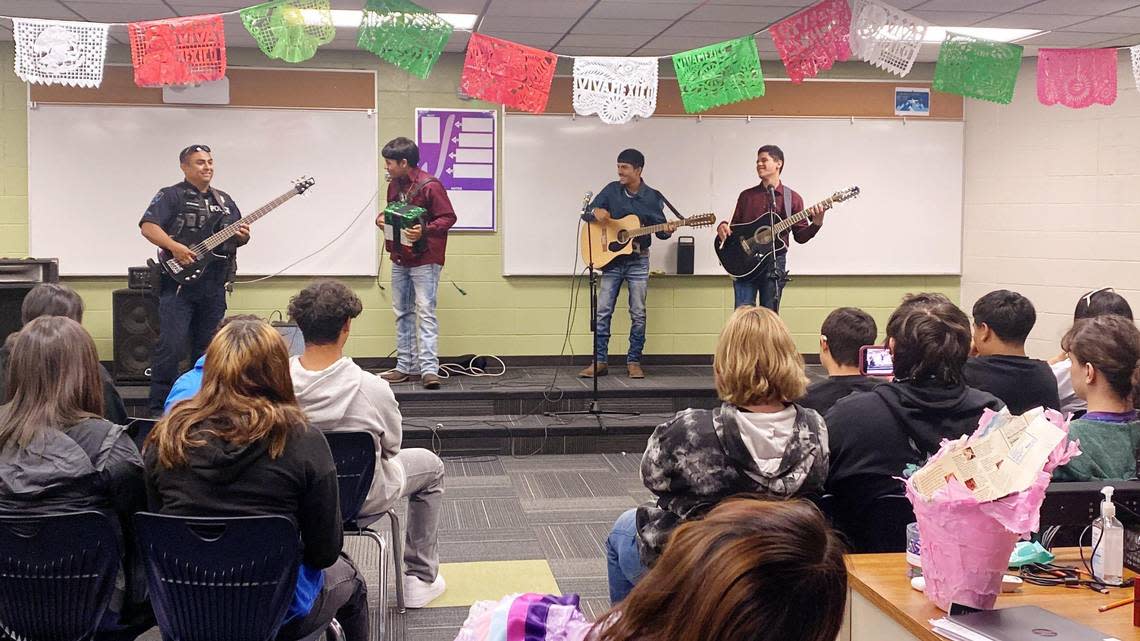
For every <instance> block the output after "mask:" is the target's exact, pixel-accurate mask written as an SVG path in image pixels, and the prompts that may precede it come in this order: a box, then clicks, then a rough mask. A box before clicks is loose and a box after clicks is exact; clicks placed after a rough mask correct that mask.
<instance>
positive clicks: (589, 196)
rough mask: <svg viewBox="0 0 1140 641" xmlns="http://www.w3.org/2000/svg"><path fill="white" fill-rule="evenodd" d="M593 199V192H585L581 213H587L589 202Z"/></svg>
mask: <svg viewBox="0 0 1140 641" xmlns="http://www.w3.org/2000/svg"><path fill="white" fill-rule="evenodd" d="M593 200H594V192H592V191H588V192H586V196H585V197H584V198H582V213H583V214H588V213H590V212H589V209H590V202H591V201H593Z"/></svg>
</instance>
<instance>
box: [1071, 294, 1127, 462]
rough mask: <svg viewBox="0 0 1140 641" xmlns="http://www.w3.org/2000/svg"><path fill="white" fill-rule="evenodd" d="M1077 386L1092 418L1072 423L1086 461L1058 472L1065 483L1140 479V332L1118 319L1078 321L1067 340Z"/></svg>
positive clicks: (1109, 316) (1086, 416)
mask: <svg viewBox="0 0 1140 641" xmlns="http://www.w3.org/2000/svg"><path fill="white" fill-rule="evenodd" d="M1061 348H1062V349H1064V350H1065V352H1066V353H1068V354H1069V361H1070V363H1071V372H1072V375H1071V380H1072V382H1073V389H1074V390H1075V391H1076V393H1077V396H1079V397H1080V398H1081V400H1083V401H1085V402H1086V403H1087V404H1088V412H1087V413H1085V414H1084V416H1081V417H1080V418H1077V419H1073V420H1072V421H1070V422H1069V438H1070V439H1071V440H1079V441H1080V443H1081V455H1080V456H1078V457H1076V458H1074V459H1073V460H1071V461H1070V462H1069V463H1068V464H1067V465H1062V466H1061V467H1059V468H1057V469H1056V470H1054V471H1053V478H1055V479H1057V480H1059V481H1107V480H1113V481H1115V480H1129V479H1134V478H1136V457H1137V454H1140V451H1138V450H1140V416H1138V415H1137V411H1136V409H1135V406H1134V400H1135V399H1136V398H1137V397H1138V395H1140V330H1137V329H1136V325H1135V324H1134V323H1133V322H1132V321H1130V320H1128V319H1127V318H1124V317H1123V316H1119V315H1116V314H1107V315H1104V316H1097V317H1095V318H1087V319H1083V320H1079V321H1077V322H1076V323H1075V324H1074V325H1073V327H1072V329H1070V330H1069V331H1068V333H1066V334H1065V337H1064V338H1063V339H1061Z"/></svg>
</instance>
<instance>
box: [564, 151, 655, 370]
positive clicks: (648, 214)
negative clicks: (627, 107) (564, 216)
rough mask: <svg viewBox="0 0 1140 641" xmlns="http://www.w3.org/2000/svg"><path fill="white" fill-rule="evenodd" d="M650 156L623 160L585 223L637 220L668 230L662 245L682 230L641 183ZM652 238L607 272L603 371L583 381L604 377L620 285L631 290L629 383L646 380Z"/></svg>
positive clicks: (601, 309)
mask: <svg viewBox="0 0 1140 641" xmlns="http://www.w3.org/2000/svg"><path fill="white" fill-rule="evenodd" d="M644 167H645V156H644V155H642V153H641V152H640V151H638V150H636V149H626V150H624V151H622V152H621V153H620V154H618V158H617V172H618V179H617V180H615V181H614V182H611V183H610V184H608V185H606V186H605V188H604V189H602V191H601V192H599V193H598V195H597V197H595V198H594V201H593V202H592V203H590V205H589V207H588V209H589V212H588V213H585V214H582V220H585V221H587V222H592V221H595V220H597V221H598V222H606V221H607V220H609V219H610V218H611V217H612V218H624V217H626V216H637V218H638V219H639V220H640V221H641V225H642V226H648V225H658V224H665V225H666V227H665V231H660V232H657V237H658V238H660V239H661V240H666V239H667V238H669V237H670V236H671V235H672V234H673V232H674V231H676V229H677V224H676V222H666V220H665V199H664V198H663V197H662V196H661V193H660V192H658V191H657V190H656V189H654V188H652V187H650V186H649V185H647V184H645V182H644V181H643V180H641V170H642V169H643V168H644ZM652 240H653V238H652V236H642V237H639V238H636V239H634V240H633V253H632V254H627V255H623V256H618V257H617V258H615V259H613V260H612V261H611V262H610V263H609V264H607V265H606V266H605V267H603V268H602V277H601V280H602V286H601V289H600V291H599V292H598V317H597V330H598V331H597V338H596V340H595V342H594V350H595V351H596V352H597V355H598V370H597V371H594V366H593V365H590V366H588V367H587V368H586V369H584V370H582V371H581V372H579V373H578V375H579V376H581V377H583V378H592V377H594V376H605V375H606V374H607V373H609V366H608V365H607V364H606V358H607V356H608V352H609V347H610V318H611V317H612V316H613V313H614V306H615V305H616V304H617V296H618V291H620V290H621V284H622V283H623V282H624V283H626V285H627V287H628V289H629V320H630V327H629V353H628V354H627V355H626V369H627V371H628V372H629V377H630V378H644V377H645V372H644V371H642V369H641V350H642V349H643V348H644V347H645V295H646V292H647V291H648V289H649V244H650V243H651V242H652Z"/></svg>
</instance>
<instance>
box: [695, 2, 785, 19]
mask: <svg viewBox="0 0 1140 641" xmlns="http://www.w3.org/2000/svg"><path fill="white" fill-rule="evenodd" d="M795 11H796V8H795V7H773V6H768V5H763V6H757V5H752V6H743V5H730V4H715V5H714V4H706V5H704V6H702V7H699V8H697V9H696V10H695V11H693V12H692V13H690V14H689V15H687V16H685V22H688V21H690V20H722V21H733V22H763V23H765V24H767V23H769V22H772V21H774V20H779V19H781V18H783V17H785V16H788V15H791V14H792V13H794V12H795Z"/></svg>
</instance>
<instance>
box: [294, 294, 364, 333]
mask: <svg viewBox="0 0 1140 641" xmlns="http://www.w3.org/2000/svg"><path fill="white" fill-rule="evenodd" d="M363 309H364V305H363V304H361V302H360V298H359V297H358V296H357V295H356V294H355V293H353V291H352V290H351V289H349V288H348V286H347V285H345V284H344V283H342V282H340V281H335V280H318V281H314V282H312V283H311V284H310V285H309V286H308V287H306V288H305V289H302V290H301V291H300V292H298V293H297V295H296V296H294V297H293V298H290V299H289V318H291V319H293V322H295V323H297V326H298V327H300V328H301V334H302V335H304V337H305V342H306V343H309V344H311V345H328V344H329V343H335V342H336V339H337V337H339V336H340V330H342V329H344V324H345V323H347V322H348V321H349V319H352V318H356V317H357V316H360V312H361V311H363Z"/></svg>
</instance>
